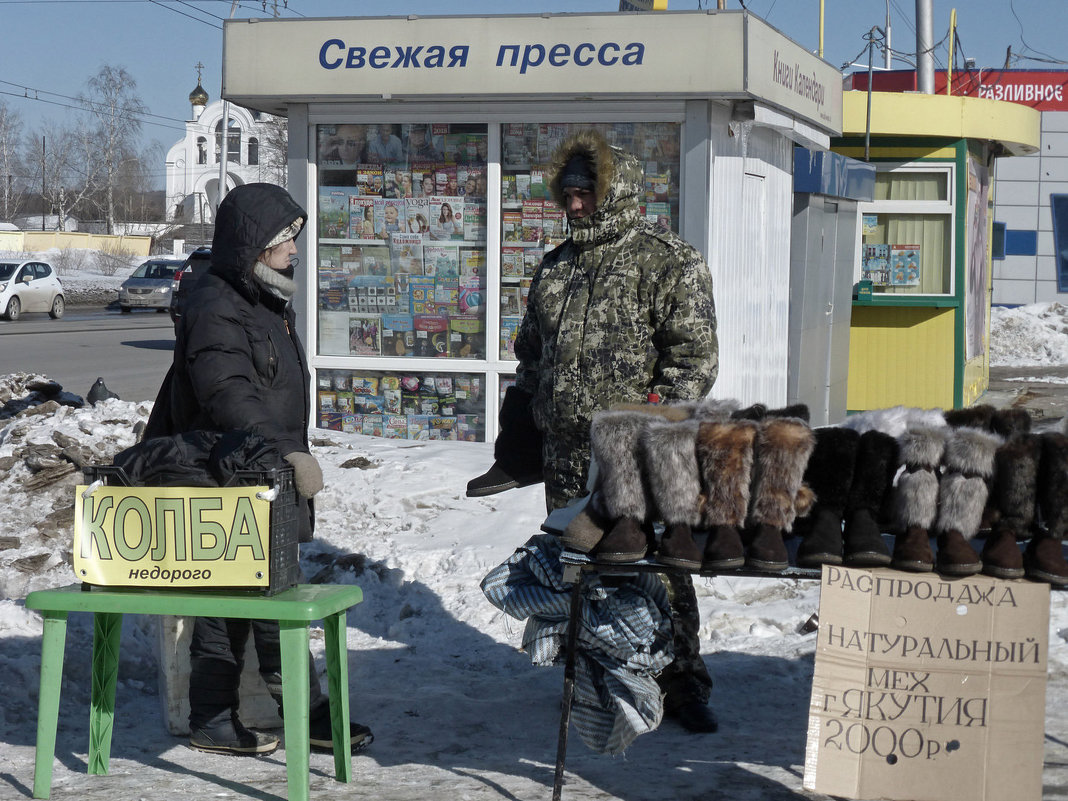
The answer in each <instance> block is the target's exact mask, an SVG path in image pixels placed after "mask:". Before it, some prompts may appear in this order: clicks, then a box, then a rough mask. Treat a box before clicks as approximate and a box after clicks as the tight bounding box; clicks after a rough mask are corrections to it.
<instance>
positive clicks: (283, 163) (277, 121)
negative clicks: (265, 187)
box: [260, 114, 289, 186]
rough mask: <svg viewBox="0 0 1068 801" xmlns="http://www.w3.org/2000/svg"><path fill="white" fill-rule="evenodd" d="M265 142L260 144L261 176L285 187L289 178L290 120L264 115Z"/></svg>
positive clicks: (262, 119) (262, 120) (262, 121)
mask: <svg viewBox="0 0 1068 801" xmlns="http://www.w3.org/2000/svg"><path fill="white" fill-rule="evenodd" d="M260 122H261V123H262V124H263V132H264V133H263V141H262V142H260V174H261V175H262V176H263V180H264V181H267V182H269V183H272V184H278V185H279V186H285V185H286V181H287V178H288V161H287V151H288V148H289V120H288V119H286V118H285V117H274V116H271V115H270V114H264V115H263V117H262V118H261V120H260Z"/></svg>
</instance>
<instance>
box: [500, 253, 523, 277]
mask: <svg viewBox="0 0 1068 801" xmlns="http://www.w3.org/2000/svg"><path fill="white" fill-rule="evenodd" d="M522 277H523V248H521V247H515V246H510V247H509V246H506V247H502V248H501V278H522Z"/></svg>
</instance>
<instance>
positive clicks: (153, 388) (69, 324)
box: [0, 306, 174, 401]
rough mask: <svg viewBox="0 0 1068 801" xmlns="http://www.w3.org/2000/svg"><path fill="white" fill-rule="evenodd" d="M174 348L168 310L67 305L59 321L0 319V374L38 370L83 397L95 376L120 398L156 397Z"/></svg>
mask: <svg viewBox="0 0 1068 801" xmlns="http://www.w3.org/2000/svg"><path fill="white" fill-rule="evenodd" d="M173 352H174V325H173V324H172V323H171V318H170V316H169V315H167V314H161V313H158V312H155V311H134V312H133V313H131V314H121V313H120V312H119V310H118V308H114V309H112V308H105V307H91V306H73V307H72V306H68V307H67V312H66V314H64V316H63V317H62V318H61V319H59V320H53V319H51V318H50V317H49V316H48V315H47V314H27V315H23V316H22V317H21V318H20V319H19V320H16V321H15V322H11V321H9V320H0V375H7V374H8V373H18V372H27V373H40V374H42V375H44V376H47V377H48V378H51V379H52V380H53V381H56V382H57V383H59V384H61V385H62V386H63V389H65V390H66V391H67V392H72V393H74V394H75V395H81V396H83V397H84V396H85V395H86V393H87V392H89V388H90V387H91V386H92V385H93V382H94V381H96V379H97V377H98V376H99V377H103V379H104V383H105V384H106V385H107V387H108V389H110V390H111V391H112V392H114V393H116V394H117V395H118V396H119V397H120V398H122V399H123V400H128V401H143V400H155V397H156V392H157V391H158V390H159V387H160V384H161V383H162V382H163V377H164V376H165V375H166V374H167V369H168V368H169V367H170V365H171V359H172V356H173Z"/></svg>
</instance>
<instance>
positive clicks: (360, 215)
mask: <svg viewBox="0 0 1068 801" xmlns="http://www.w3.org/2000/svg"><path fill="white" fill-rule="evenodd" d="M374 238H375V199H374V198H373V197H365V196H363V195H349V239H374Z"/></svg>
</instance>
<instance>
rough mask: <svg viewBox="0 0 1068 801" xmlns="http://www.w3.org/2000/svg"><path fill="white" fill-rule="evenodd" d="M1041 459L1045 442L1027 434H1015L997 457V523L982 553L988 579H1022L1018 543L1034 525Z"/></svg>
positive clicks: (1022, 573)
mask: <svg viewBox="0 0 1068 801" xmlns="http://www.w3.org/2000/svg"><path fill="white" fill-rule="evenodd" d="M1028 419H1030V418H1028ZM1041 455H1042V440H1041V439H1039V438H1038V437H1037V436H1035V435H1033V434H1027V433H1018V434H1015V435H1014V436H1013V437H1012V438H1011V439H1010V440H1009V441H1008V442H1006V443H1005V444H1004V445H1002V446H1001V447H1000V448H998V449H997V452H996V453H995V454H994V481H993V504H992V505H993V507H994V509H995V512H996V514H995V520H996V522H995V523H994V526H993V529H992V531H991V533H990V536H988V537H987V538H986V542H985V543H984V544H983V552H982V559H983V572H984V573H986V574H987V575H988V576H994V577H996V578H1003V579H1016V578H1023V575H1024V564H1023V554H1022V553H1021V552H1020V547H1019V545H1017V542H1018V541H1019V540H1022V539H1026V538H1027V536H1028V533H1029V532H1030V530H1031V526H1032V524H1033V523H1034V519H1035V503H1036V501H1037V493H1038V464H1039V459H1040V458H1041ZM988 505H990V504H988Z"/></svg>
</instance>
